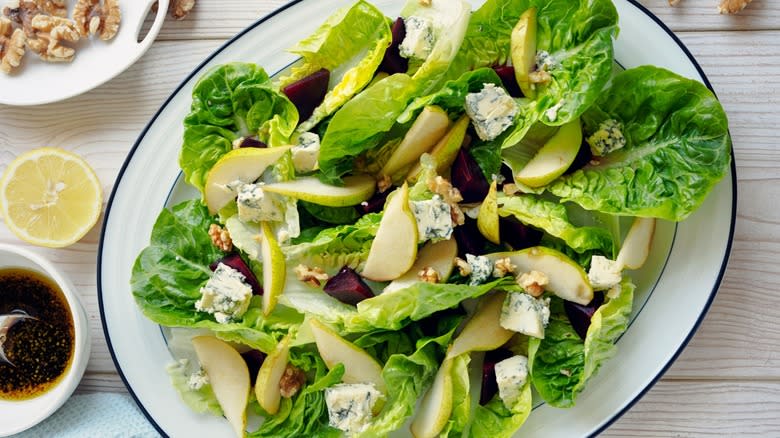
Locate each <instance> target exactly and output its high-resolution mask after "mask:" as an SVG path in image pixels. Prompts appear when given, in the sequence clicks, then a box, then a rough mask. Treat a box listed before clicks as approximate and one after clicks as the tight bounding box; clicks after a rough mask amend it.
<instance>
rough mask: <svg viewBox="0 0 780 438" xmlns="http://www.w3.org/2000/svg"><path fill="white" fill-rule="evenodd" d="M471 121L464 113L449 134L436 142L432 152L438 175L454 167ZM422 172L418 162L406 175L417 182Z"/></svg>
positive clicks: (412, 181)
mask: <svg viewBox="0 0 780 438" xmlns="http://www.w3.org/2000/svg"><path fill="white" fill-rule="evenodd" d="M470 121H471V119H469V116H467V115H463V116H462V117H461V118H460V119H458V121H457V122H455V124H454V125H452V128H450V130H449V131H447V134H446V135H445V136H444V137H442V139H441V140H439V142H438V143H436V146H434V147H433V149H431V151H430V154H431V157H432V158H433V161H434V163H436V174H437V175H444V174H445V172H447V170H449V168H450V167H452V163H454V162H455V157H457V156H458V151H460V148H461V146H463V141H464V140H465V138H466V130H468V128H469V122H470ZM420 172H422V164H420V163H419V162H417V164H415V165H414V166H413V167H412V169H411V170H410V171H409V173H408V174H407V175H406V180H407V181H409V182H411V183H415V182H417V178H419V177H420Z"/></svg>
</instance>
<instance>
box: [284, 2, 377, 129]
mask: <svg viewBox="0 0 780 438" xmlns="http://www.w3.org/2000/svg"><path fill="white" fill-rule="evenodd" d="M391 40H392V35H391V34H390V24H389V20H388V19H387V17H385V16H384V14H382V12H381V11H380V10H378V9H377V8H376V7H374V6H373V5H371V4H369V3H367V2H365V1H362V0H361V1H358V2H357V3H355V4H354V5H352V6H348V7H345V8H342V9H340V10H338V11H337V12H336V13H334V14H333V15H331V16H330V17H329V18H328V19H327V20H325V22H324V23H323V24H322V25H321V26H320V27H319V28H318V29H317V30H316V31H315V32H314V33H313V34H312V35H310V36H309V37H307V38H305V39H303V40H301V41H300V42H298V44H296V45H295V47H293V48H292V49H290V52H292V53H295V54H297V55H300V56H301V57H302V61H303V62H302V64H301V65H299V66H296V67H294V68H293V69H292V73H291V75H290V76H288V77H285V78H282V79H281V80H280V87H284V86H286V85H288V84H290V83H292V82H295V81H297V80H299V79H302V78H304V77H306V76H308V75H310V74H312V73H314V72H316V71H317V70H320V69H321V68H326V69H328V70H329V71H330V72H331V79H330V80H331V84H335V85H334V86H333V87H332V89H331V90H330V91H328V93H327V94H326V95H325V99H324V100H323V102H322V104H320V105H319V106H318V107H317V108H316V109H315V110H314V113H313V114H312V116H311V117H309V119H308V120H305V121H302V122H301V124H300V126H299V127H298V131H299V132H305V131H308V130H309V129H311V128H312V127H313V126H314V125H316V124H317V123H319V122H320V121H321V120H323V119H324V118H325V117H327V116H329V115H330V114H333V113H334V112H335V111H336V110H337V109H338V108H339V107H341V105H343V104H344V103H345V102H347V101H348V100H349V99H350V98H351V97H352V96H354V95H355V94H356V93H357V92H359V91H360V90H361V89H362V88H363V87H365V86H366V85H367V84H368V83H369V82H371V80H372V79H373V76H374V72H375V71H376V69H377V67H378V66H379V64H380V63H381V62H382V58H383V57H384V54H385V49H387V46H389V45H390V41H391Z"/></svg>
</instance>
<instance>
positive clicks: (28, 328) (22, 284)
mask: <svg viewBox="0 0 780 438" xmlns="http://www.w3.org/2000/svg"><path fill="white" fill-rule="evenodd" d="M20 310H21V311H24V312H26V313H27V314H28V315H30V316H32V317H34V318H35V319H24V320H21V321H19V322H17V323H16V324H14V325H13V326H12V327H11V328H10V329H9V330H8V332H7V333H6V339H5V342H4V343H3V350H4V352H5V355H6V357H7V358H8V360H10V361H11V363H12V364H13V365H10V364H8V363H5V362H2V361H0V399H6V400H25V399H29V398H33V397H36V396H38V395H40V394H42V393H44V392H46V391H48V390H49V389H51V388H52V387H54V386H55V385H56V384H57V382H59V380H60V379H61V378H62V376H63V375H64V374H65V371H66V370H67V369H68V368H69V367H70V364H71V362H72V359H73V348H74V339H75V334H74V327H73V316H72V315H71V313H70V309H69V308H68V304H67V301H66V300H65V296H64V295H63V293H62V291H61V290H60V288H59V286H57V285H56V283H54V282H53V281H52V280H50V279H49V278H47V277H45V276H43V275H41V274H39V273H37V272H34V271H30V270H27V269H17V268H14V269H0V315H7V314H11V313H18V312H19V311H20Z"/></svg>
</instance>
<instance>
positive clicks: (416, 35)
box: [398, 16, 436, 60]
mask: <svg viewBox="0 0 780 438" xmlns="http://www.w3.org/2000/svg"><path fill="white" fill-rule="evenodd" d="M404 27H405V28H406V36H405V37H404V40H403V41H402V42H401V45H400V46H398V51H399V53H400V54H401V56H403V57H404V58H415V59H420V60H425V59H427V58H428V56H429V55H430V54H431V52H432V51H433V46H434V44H435V42H436V40H435V37H434V35H433V23H431V20H428V19H427V18H423V17H415V16H411V17H407V18H404Z"/></svg>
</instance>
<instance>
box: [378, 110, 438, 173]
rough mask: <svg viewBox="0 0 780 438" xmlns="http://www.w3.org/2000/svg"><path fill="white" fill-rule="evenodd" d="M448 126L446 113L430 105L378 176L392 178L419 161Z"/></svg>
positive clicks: (416, 120) (423, 111)
mask: <svg viewBox="0 0 780 438" xmlns="http://www.w3.org/2000/svg"><path fill="white" fill-rule="evenodd" d="M449 126H450V118H449V116H448V115H447V112H446V111H444V110H443V109H441V108H440V107H438V106H435V105H430V106H426V107H425V108H423V110H422V112H421V113H420V115H419V116H417V118H416V119H415V120H414V123H412V127H411V128H409V131H408V132H407V133H406V135H405V136H404V139H403V140H402V141H401V144H400V145H398V147H397V148H396V150H395V151H393V154H392V155H390V159H389V160H387V163H386V164H385V166H384V167H383V168H382V171H381V172H380V175H387V176H393V174H395V173H396V172H398V171H399V170H401V169H403V168H404V167H406V166H408V165H410V164H412V163H414V162H415V161H417V160H419V159H420V156H421V155H422V154H424V153H426V152H428V151H429V150H431V148H433V147H434V146H435V145H436V143H437V142H438V141H439V140H440V139H441V138H442V137H444V134H446V133H447V129H448V128H449Z"/></svg>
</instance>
